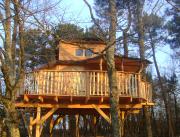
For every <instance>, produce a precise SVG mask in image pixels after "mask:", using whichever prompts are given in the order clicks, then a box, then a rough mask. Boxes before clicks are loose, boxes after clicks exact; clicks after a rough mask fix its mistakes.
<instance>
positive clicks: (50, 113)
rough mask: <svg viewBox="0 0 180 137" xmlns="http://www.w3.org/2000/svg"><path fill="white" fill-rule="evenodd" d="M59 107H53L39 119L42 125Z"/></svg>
mask: <svg viewBox="0 0 180 137" xmlns="http://www.w3.org/2000/svg"><path fill="white" fill-rule="evenodd" d="M57 109H58V108H52V109H51V110H50V111H49V112H47V113H46V114H45V115H44V116H42V118H41V119H39V120H38V121H37V123H39V124H40V125H42V124H43V123H44V122H45V121H46V120H47V119H48V118H49V117H50V116H51V115H52V114H53V113H54V112H55V111H56V110H57Z"/></svg>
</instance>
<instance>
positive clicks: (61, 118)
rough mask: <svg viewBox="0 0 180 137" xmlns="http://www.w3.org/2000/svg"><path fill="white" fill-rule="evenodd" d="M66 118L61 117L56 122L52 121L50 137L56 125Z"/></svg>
mask: <svg viewBox="0 0 180 137" xmlns="http://www.w3.org/2000/svg"><path fill="white" fill-rule="evenodd" d="M63 118H64V116H61V115H59V116H58V117H57V118H56V119H55V120H54V119H53V117H52V119H51V122H50V126H49V132H50V137H52V133H53V129H54V127H55V126H56V125H58V124H59V123H60V122H61V121H62V120H63Z"/></svg>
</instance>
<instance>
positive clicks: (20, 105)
mask: <svg viewBox="0 0 180 137" xmlns="http://www.w3.org/2000/svg"><path fill="white" fill-rule="evenodd" d="M143 105H145V104H142V103H140V104H120V105H119V108H123V109H129V108H134V109H140V108H142V106H143ZM147 105H151V104H147ZM15 106H16V108H24V107H27V108H37V107H41V108H54V107H57V108H81V109H87V108H88V109H89V108H93V107H92V105H91V104H67V105H66V104H41V103H23V102H21V103H16V104H15ZM96 106H98V108H104V109H106V108H107V109H109V108H110V106H109V104H99V105H96Z"/></svg>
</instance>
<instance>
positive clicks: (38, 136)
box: [35, 107, 41, 137]
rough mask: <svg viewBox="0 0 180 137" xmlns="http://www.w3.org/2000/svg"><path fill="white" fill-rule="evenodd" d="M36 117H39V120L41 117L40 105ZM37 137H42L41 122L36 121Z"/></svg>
mask: <svg viewBox="0 0 180 137" xmlns="http://www.w3.org/2000/svg"><path fill="white" fill-rule="evenodd" d="M36 119H37V121H39V120H40V119H41V108H40V107H37V114H36ZM35 137H40V124H39V123H36V135H35Z"/></svg>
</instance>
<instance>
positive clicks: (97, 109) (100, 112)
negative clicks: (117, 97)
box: [92, 104, 111, 124]
mask: <svg viewBox="0 0 180 137" xmlns="http://www.w3.org/2000/svg"><path fill="white" fill-rule="evenodd" d="M92 107H93V108H94V109H95V110H96V111H97V112H98V113H99V114H100V115H101V116H102V117H103V118H104V119H105V120H106V121H107V122H108V123H109V124H111V120H110V118H109V116H107V115H106V114H105V113H104V112H103V111H102V110H101V109H100V108H99V107H98V106H96V105H94V104H93V105H92Z"/></svg>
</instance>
